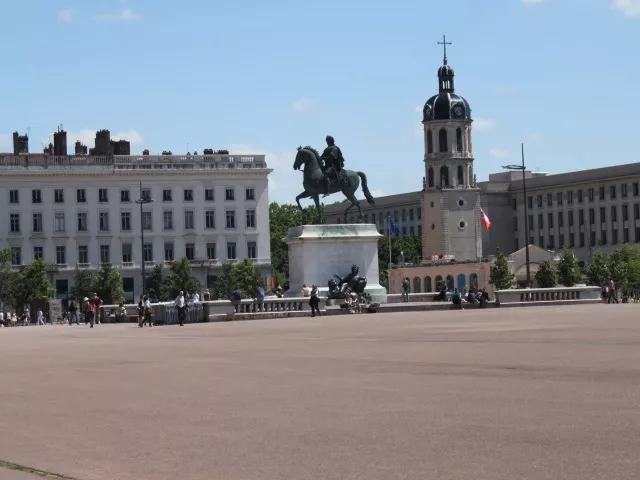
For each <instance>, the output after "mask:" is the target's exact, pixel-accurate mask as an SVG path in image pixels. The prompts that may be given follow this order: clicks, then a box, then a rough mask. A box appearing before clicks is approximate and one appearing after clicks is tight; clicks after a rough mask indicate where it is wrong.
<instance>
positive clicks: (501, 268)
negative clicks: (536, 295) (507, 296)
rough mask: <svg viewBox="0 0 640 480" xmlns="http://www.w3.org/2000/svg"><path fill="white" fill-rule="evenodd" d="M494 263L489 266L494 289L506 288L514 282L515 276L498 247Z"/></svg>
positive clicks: (511, 286)
mask: <svg viewBox="0 0 640 480" xmlns="http://www.w3.org/2000/svg"><path fill="white" fill-rule="evenodd" d="M496 256H497V258H496V263H495V265H493V266H492V267H491V277H490V278H491V280H490V282H491V284H492V285H493V286H494V288H495V289H496V290H508V289H510V288H513V287H514V286H515V284H516V277H515V275H514V274H513V273H511V272H510V271H509V264H508V263H507V259H506V257H505V256H504V253H502V251H501V250H500V249H499V248H498V249H497V251H496Z"/></svg>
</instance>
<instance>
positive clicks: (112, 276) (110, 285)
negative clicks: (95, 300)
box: [91, 263, 124, 305]
mask: <svg viewBox="0 0 640 480" xmlns="http://www.w3.org/2000/svg"><path fill="white" fill-rule="evenodd" d="M92 287H93V288H92V290H93V292H91V293H95V294H97V295H98V297H100V299H101V300H102V302H103V303H104V304H105V305H115V304H117V303H120V302H123V301H124V292H123V290H122V279H121V278H120V272H119V271H118V270H116V269H115V268H113V266H112V265H111V264H110V263H104V264H102V265H101V266H100V268H98V270H96V272H95V273H94V275H93V285H92Z"/></svg>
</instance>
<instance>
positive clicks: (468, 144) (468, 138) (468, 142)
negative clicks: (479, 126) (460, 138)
mask: <svg viewBox="0 0 640 480" xmlns="http://www.w3.org/2000/svg"><path fill="white" fill-rule="evenodd" d="M467 152H469V153H471V129H468V130H467Z"/></svg>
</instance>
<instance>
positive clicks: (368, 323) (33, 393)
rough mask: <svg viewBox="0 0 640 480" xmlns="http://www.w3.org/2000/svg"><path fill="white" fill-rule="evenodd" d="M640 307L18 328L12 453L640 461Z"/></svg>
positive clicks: (48, 468) (1, 397)
mask: <svg viewBox="0 0 640 480" xmlns="http://www.w3.org/2000/svg"><path fill="white" fill-rule="evenodd" d="M639 308H640V307H638V306H636V305H615V306H607V305H596V306H580V305H576V306H568V307H531V308H509V309H488V310H473V311H443V312H426V313H418V312H416V313H403V314H372V315H357V316H338V317H326V318H315V319H311V318H300V319H283V320H267V321H250V322H226V323H216V324H196V325H187V326H185V327H184V328H180V327H155V328H145V329H141V328H138V327H136V326H135V325H98V326H97V327H96V328H94V329H89V328H88V327H85V326H84V325H81V326H73V327H70V326H45V327H29V328H4V329H0V364H1V365H2V368H1V370H0V384H1V385H2V388H1V389H0V403H1V404H2V414H1V415H0V431H1V432H3V433H2V435H0V460H1V461H3V462H9V463H12V464H16V465H21V466H24V467H30V468H33V469H37V470H39V471H41V472H50V473H55V474H58V475H60V477H52V478H63V479H64V478H71V479H77V480H93V479H114V480H115V479H118V480H141V479H154V480H155V479H166V480H176V479H181V480H191V479H225V480H232V479H261V480H271V479H367V480H373V479H380V480H388V479H438V480H443V479H444V480H446V479H479V480H480V479H487V480H489V479H491V480H498V479H505V480H507V479H508V480H512V479H529V480H534V479H559V478H562V479H563V480H569V479H580V480H588V479H603V478H606V479H632V478H637V474H638V471H640V460H639V457H638V455H637V452H638V451H639V450H640V443H639V440H638V439H639V438H640V421H639V420H638V419H639V418H640V390H639V388H640V387H639V385H640V323H639V321H638V317H639V313H640V310H639ZM5 465H6V463H5ZM29 478H32V479H33V478H38V477H37V476H36V475H34V474H33V473H32V474H28V473H25V472H20V471H17V472H16V471H11V470H9V469H6V468H2V467H0V479H16V480H19V479H25V480H26V479H29Z"/></svg>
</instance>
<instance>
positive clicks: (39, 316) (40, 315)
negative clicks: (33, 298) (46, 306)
mask: <svg viewBox="0 0 640 480" xmlns="http://www.w3.org/2000/svg"><path fill="white" fill-rule="evenodd" d="M36 318H37V319H38V325H44V314H43V313H42V309H41V308H39V309H38V313H37V314H36Z"/></svg>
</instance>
